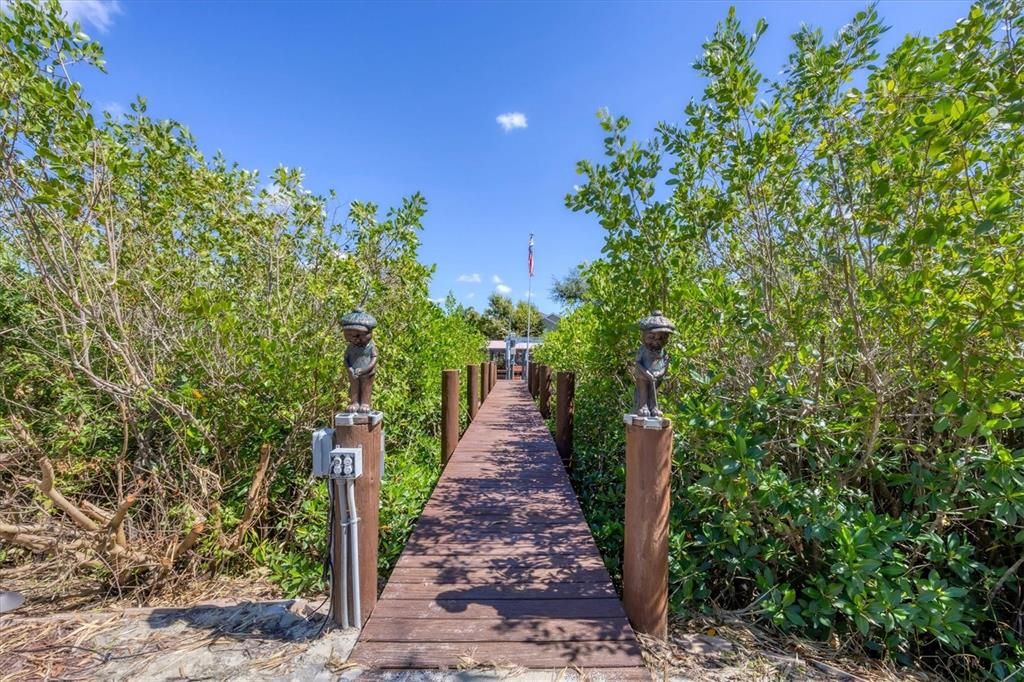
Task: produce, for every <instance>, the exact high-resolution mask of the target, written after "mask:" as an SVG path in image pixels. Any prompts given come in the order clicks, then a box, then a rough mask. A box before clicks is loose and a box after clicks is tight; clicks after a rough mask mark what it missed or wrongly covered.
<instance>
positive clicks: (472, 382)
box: [466, 365, 480, 421]
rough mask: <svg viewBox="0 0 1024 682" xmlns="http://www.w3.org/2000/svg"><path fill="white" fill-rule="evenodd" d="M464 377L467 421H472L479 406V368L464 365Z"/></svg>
mask: <svg viewBox="0 0 1024 682" xmlns="http://www.w3.org/2000/svg"><path fill="white" fill-rule="evenodd" d="M466 377H467V379H466V404H467V405H468V406H469V407H468V409H469V421H473V420H474V419H476V412H477V410H478V409H479V408H480V368H479V367H477V366H476V365H466Z"/></svg>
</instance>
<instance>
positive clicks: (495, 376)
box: [491, 360, 498, 388]
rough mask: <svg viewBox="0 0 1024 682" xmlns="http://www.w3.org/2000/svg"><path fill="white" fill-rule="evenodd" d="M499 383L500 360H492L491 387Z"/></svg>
mask: <svg viewBox="0 0 1024 682" xmlns="http://www.w3.org/2000/svg"><path fill="white" fill-rule="evenodd" d="M497 384H498V361H497V360H495V361H493V362H491V388H494V387H495V386H497Z"/></svg>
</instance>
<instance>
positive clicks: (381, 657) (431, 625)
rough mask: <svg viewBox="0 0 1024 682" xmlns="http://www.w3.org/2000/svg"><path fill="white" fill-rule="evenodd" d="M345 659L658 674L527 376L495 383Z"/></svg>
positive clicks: (393, 664) (389, 664)
mask: <svg viewBox="0 0 1024 682" xmlns="http://www.w3.org/2000/svg"><path fill="white" fill-rule="evenodd" d="M349 660H350V661H352V662H356V663H360V664H363V665H366V666H368V667H371V668H374V669H379V670H381V671H386V670H401V669H437V668H449V669H454V668H458V667H473V666H474V665H480V666H493V665H496V666H519V667H522V668H526V669H549V670H561V669H564V668H578V669H580V670H582V671H584V672H586V673H588V674H592V675H593V676H594V677H595V678H604V679H646V680H649V679H651V676H650V674H649V673H648V671H647V669H646V668H645V667H644V663H643V659H642V657H641V655H640V646H639V644H638V642H637V640H636V637H635V635H634V633H633V630H632V628H631V627H630V625H629V622H628V621H627V620H626V615H625V612H624V611H623V609H622V605H621V603H620V602H619V599H618V597H617V596H616V594H615V591H614V589H613V588H612V585H611V580H610V579H609V577H608V573H607V571H606V570H605V568H604V564H603V563H602V562H601V557H600V555H599V554H598V551H597V546H596V545H595V544H594V539H593V536H592V535H591V534H590V529H589V528H588V527H587V524H586V521H585V520H584V518H583V513H582V512H581V511H580V507H579V503H578V502H577V500H576V495H575V493H574V492H573V489H572V486H571V485H570V484H569V479H568V477H567V476H566V473H565V469H564V468H563V466H562V461H561V459H560V457H559V455H558V451H557V450H556V449H555V443H554V441H553V440H552V438H551V435H550V433H549V432H548V430H547V428H546V426H545V424H544V422H543V420H542V419H541V417H540V414H539V413H538V411H537V409H536V407H534V405H533V402H532V401H531V400H530V396H529V394H528V393H527V389H526V386H525V385H524V384H523V383H522V382H518V381H498V382H497V383H496V384H495V386H494V388H493V390H492V391H491V393H490V395H489V396H488V397H487V400H486V401H485V402H484V404H483V405H482V406H481V407H480V410H479V412H478V413H477V415H476V418H475V419H474V420H473V423H472V424H471V425H470V426H469V428H468V429H467V430H466V433H465V434H464V435H463V437H462V440H461V441H460V442H459V444H458V446H457V447H456V448H455V452H454V453H453V454H452V456H451V458H450V460H449V461H448V465H447V467H445V470H444V472H443V473H442V475H441V479H440V481H438V484H437V487H436V488H435V489H434V493H433V495H432V496H431V498H430V501H429V502H428V503H427V506H426V508H425V509H424V510H423V515H422V516H421V517H420V520H419V522H418V523H417V525H416V529H415V530H414V532H413V534H412V537H411V539H410V540H409V543H408V544H407V545H406V547H405V550H404V551H403V553H402V556H401V557H400V558H399V560H398V563H397V565H396V566H395V570H394V572H393V573H392V574H391V579H390V580H389V581H388V585H387V587H386V588H385V589H384V592H383V594H382V595H381V597H380V600H379V601H378V602H377V606H376V608H375V609H374V610H373V613H372V614H371V616H370V619H369V621H368V622H367V623H366V625H365V627H364V628H363V631H362V633H361V634H360V637H359V642H358V643H357V644H356V647H355V650H354V651H353V652H352V656H351V657H350V659H349Z"/></svg>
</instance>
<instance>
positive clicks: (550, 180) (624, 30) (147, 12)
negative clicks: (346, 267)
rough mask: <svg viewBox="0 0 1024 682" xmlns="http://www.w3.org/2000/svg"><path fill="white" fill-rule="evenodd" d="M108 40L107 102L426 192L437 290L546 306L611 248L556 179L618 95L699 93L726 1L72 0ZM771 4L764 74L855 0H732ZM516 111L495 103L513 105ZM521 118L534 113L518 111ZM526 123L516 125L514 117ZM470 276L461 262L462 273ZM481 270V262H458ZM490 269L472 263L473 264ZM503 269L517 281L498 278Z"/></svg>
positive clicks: (266, 156)
mask: <svg viewBox="0 0 1024 682" xmlns="http://www.w3.org/2000/svg"><path fill="white" fill-rule="evenodd" d="M64 5H65V7H67V8H68V11H69V12H70V13H71V14H72V15H74V16H75V17H76V18H79V19H80V20H82V21H83V24H84V27H85V29H86V30H87V31H88V32H89V33H90V34H91V35H93V37H95V38H98V39H99V40H100V41H101V42H102V43H103V45H104V47H105V49H106V56H107V69H108V74H106V75H103V74H89V75H88V76H85V77H84V78H83V80H84V84H85V88H86V96H87V97H88V98H89V99H90V100H92V101H93V102H94V103H96V104H97V105H98V106H100V107H103V108H109V109H111V110H113V111H117V110H118V109H119V108H120V109H125V108H127V106H128V104H129V103H130V102H131V101H132V100H133V99H134V98H135V96H136V95H144V96H145V97H146V98H147V100H148V103H149V112H150V113H151V114H152V115H154V116H158V117H167V118H174V119H176V120H179V121H181V122H182V123H184V124H186V125H187V126H188V127H189V128H190V129H191V130H192V132H193V134H194V135H195V136H196V138H197V140H198V142H199V145H200V147H201V148H202V149H203V150H204V151H205V152H207V153H208V154H212V153H213V152H216V151H218V150H220V151H222V152H223V153H224V155H225V156H226V157H227V158H228V159H229V160H232V161H235V162H237V163H239V164H240V165H242V166H243V167H246V168H253V169H259V170H260V171H261V172H262V174H263V175H264V176H266V175H267V174H268V173H269V171H271V170H273V169H274V168H275V167H276V166H278V165H287V166H291V167H295V166H298V167H300V168H302V169H303V170H304V172H305V174H306V185H307V186H308V187H309V188H310V189H312V190H313V191H315V192H325V191H326V190H327V189H329V188H334V189H336V190H337V191H338V194H339V196H340V197H341V198H342V200H343V201H345V202H346V203H347V202H348V201H350V200H352V199H360V200H372V201H375V202H377V203H378V204H381V205H382V206H387V205H391V204H395V203H397V202H398V201H399V200H400V199H401V197H402V196H404V195H408V194H411V193H413V192H416V191H419V192H422V193H423V194H424V195H425V196H426V198H427V201H428V202H429V212H428V214H427V217H426V221H425V229H424V231H423V234H422V238H423V246H422V248H421V258H422V259H423V260H424V261H425V262H429V263H436V264H437V272H436V274H435V276H434V281H433V285H432V287H431V295H432V296H435V297H442V296H444V295H445V294H447V293H448V291H449V290H451V291H452V292H454V293H455V295H456V297H457V298H458V299H459V300H460V301H462V302H463V303H466V304H469V305H477V306H478V307H483V306H484V305H485V304H486V299H487V296H488V295H489V294H490V293H491V292H492V291H494V290H495V288H496V287H501V290H502V291H506V290H507V291H508V293H509V295H511V296H512V297H513V298H520V297H523V298H525V294H526V290H527V280H528V277H527V274H526V242H527V235H528V234H529V233H530V232H534V233H535V234H536V277H534V281H533V289H534V297H535V301H536V303H537V304H538V306H539V307H540V308H541V309H542V310H544V311H545V312H550V311H555V310H557V306H556V305H555V304H554V303H552V302H551V301H550V300H549V298H548V291H549V288H550V285H551V280H552V278H553V277H560V276H563V275H565V274H566V273H567V272H569V271H570V270H571V269H572V268H573V266H574V265H575V264H576V263H578V262H580V261H582V260H588V259H592V258H595V257H597V256H598V255H599V253H600V248H601V244H602V241H603V232H602V230H601V228H600V226H599V225H598V224H597V221H596V220H595V219H594V218H593V217H591V216H587V215H584V214H574V213H571V212H570V211H569V210H568V209H566V208H565V207H564V202H563V198H564V196H565V194H566V192H568V191H570V190H571V189H572V186H573V184H574V183H575V182H576V181H577V179H578V176H576V174H575V164H576V162H577V161H578V160H579V159H582V158H597V157H598V156H599V154H600V147H601V139H602V137H603V136H602V134H601V131H600V130H599V129H598V127H597V123H596V118H595V112H596V111H597V110H598V108H600V107H608V108H609V109H610V110H611V111H612V112H613V113H615V114H626V115H628V116H629V117H630V118H631V119H632V120H633V134H634V135H637V136H643V137H646V136H648V135H650V133H651V131H652V129H653V126H654V125H655V124H656V123H657V122H658V121H660V120H678V119H679V117H680V113H681V111H682V109H683V106H684V105H685V104H686V102H687V101H688V100H689V99H690V98H691V97H696V96H699V94H700V92H701V89H702V82H701V80H700V79H699V78H698V77H697V75H696V74H695V72H694V71H693V69H692V67H691V64H692V63H693V60H694V59H695V58H696V57H697V56H698V55H699V54H700V52H701V43H702V41H703V40H704V39H705V38H706V37H707V36H709V35H710V34H711V33H712V32H713V30H714V27H715V23H716V22H717V21H718V20H720V19H721V18H722V17H724V16H725V14H726V12H727V10H728V7H729V5H728V3H719V2H694V3H683V2H677V3H669V2H663V3H642V2H630V3H611V2H608V3H586V2H568V3H550V4H549V3H539V2H535V3H530V2H517V3H470V2H450V3H418V2H415V3H414V2H407V3H400V4H385V3H372V4H353V3H332V2H283V1H282V2H198V1H191V2H171V1H164V2H131V1H127V0H122V1H121V2H119V3H118V2H102V1H100V0H72V1H68V0H65V2H64ZM736 5H737V11H738V14H739V16H740V18H741V19H742V20H743V22H744V25H746V26H748V27H752V26H753V24H754V22H755V21H756V19H758V18H759V17H765V18H766V19H767V20H768V24H769V28H768V32H767V34H766V35H765V36H764V37H763V38H762V41H761V45H760V47H759V50H758V63H759V65H760V67H761V69H762V71H763V72H764V73H765V74H766V75H768V76H769V77H771V76H774V75H775V74H776V73H778V71H779V69H780V68H781V66H782V65H783V63H784V62H785V58H786V55H787V54H788V53H789V49H790V43H789V38H788V37H789V35H790V34H792V33H793V32H794V31H795V30H796V29H797V28H798V27H799V26H800V24H801V23H807V24H810V25H813V26H820V27H821V28H822V29H823V30H824V31H825V33H826V35H827V36H831V35H832V34H834V32H835V31H836V30H837V29H839V28H840V27H841V26H842V25H843V24H844V23H846V22H847V21H848V20H849V19H850V18H851V17H852V16H853V14H854V13H855V12H857V11H858V10H860V9H863V8H864V7H865V3H863V2H845V1H842V0H834V1H832V2H810V1H808V2H767V1H764V2H739V3H736ZM968 7H969V3H968V2H961V1H954V0H949V1H946V2H934V1H932V2H924V1H918V2H894V1H889V2H881V3H880V5H879V12H880V14H881V15H882V16H883V18H884V19H885V21H886V23H887V24H888V25H889V26H891V27H892V28H891V30H890V31H889V33H887V34H886V36H885V37H884V39H883V42H882V44H881V46H880V47H881V49H882V51H883V53H884V52H885V51H886V50H887V49H888V48H889V47H891V46H892V45H894V44H895V43H897V42H898V41H899V40H900V39H901V38H902V36H904V35H905V34H907V33H922V34H926V35H934V34H935V33H936V32H938V31H940V30H942V29H943V28H946V27H948V26H950V25H952V23H953V22H954V21H955V20H956V18H958V17H960V16H963V15H964V14H966V11H967V9H968ZM512 113H518V114H521V115H522V116H523V117H524V118H525V121H524V120H521V119H520V118H519V117H516V116H512V117H508V118H506V119H504V120H505V121H506V122H507V123H508V124H509V125H511V126H512V127H511V129H509V130H505V129H504V128H503V127H502V125H501V124H500V123H499V121H498V117H499V116H501V115H502V114H512ZM522 124H525V127H523V125H522ZM516 125H520V127H515V126H516ZM460 280H463V281H460ZM465 280H470V281H465ZM473 280H479V281H473ZM506 288H507V289H506Z"/></svg>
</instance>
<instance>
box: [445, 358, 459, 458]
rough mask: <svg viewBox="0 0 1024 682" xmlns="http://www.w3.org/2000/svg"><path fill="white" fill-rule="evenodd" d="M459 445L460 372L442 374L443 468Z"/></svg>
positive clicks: (448, 371)
mask: <svg viewBox="0 0 1024 682" xmlns="http://www.w3.org/2000/svg"><path fill="white" fill-rule="evenodd" d="M458 443H459V370H457V369H446V370H443V371H442V372H441V466H444V465H446V464H448V459H449V458H450V457H451V456H452V453H453V452H455V446H456V445H458Z"/></svg>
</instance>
